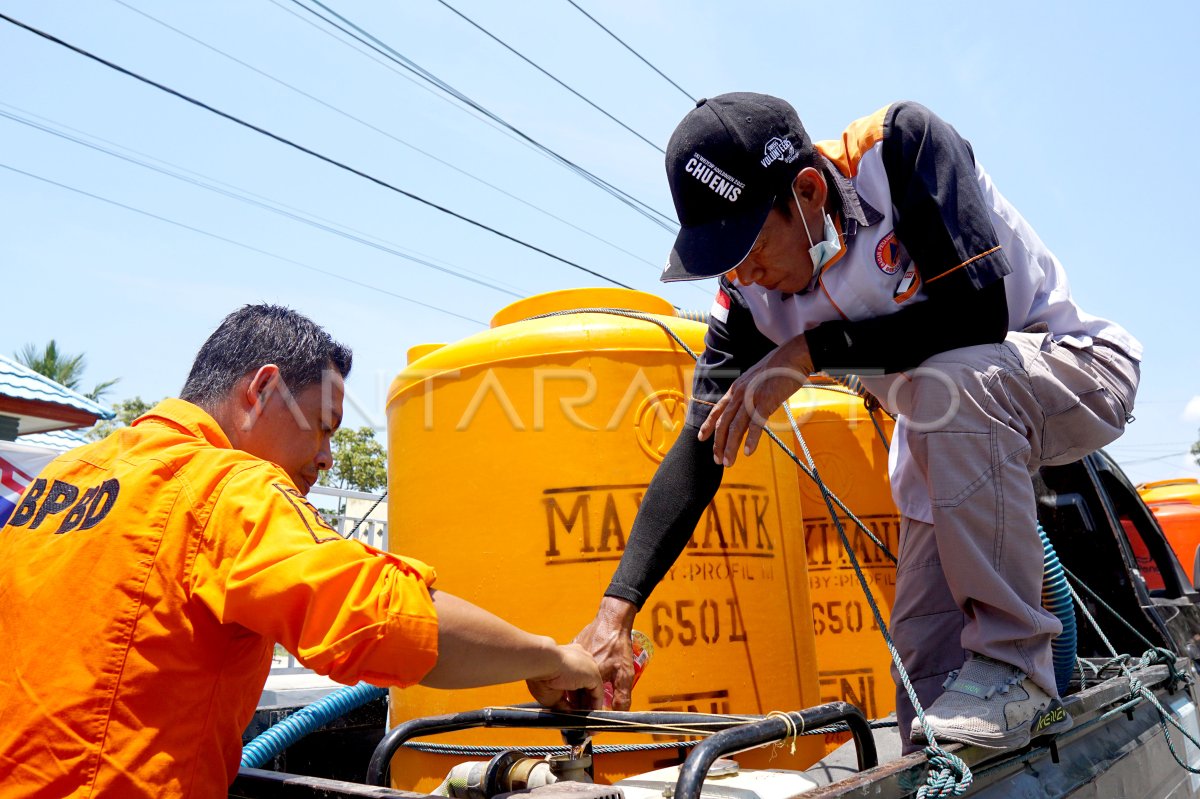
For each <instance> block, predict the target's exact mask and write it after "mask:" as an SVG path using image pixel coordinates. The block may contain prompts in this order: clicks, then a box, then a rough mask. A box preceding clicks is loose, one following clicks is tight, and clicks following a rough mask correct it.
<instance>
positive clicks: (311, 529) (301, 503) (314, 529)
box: [271, 483, 342, 544]
mask: <svg viewBox="0 0 1200 799" xmlns="http://www.w3.org/2000/svg"><path fill="white" fill-rule="evenodd" d="M271 485H273V486H275V488H276V490H278V491H279V493H280V494H283V498H284V499H286V500H287V501H288V503H290V504H291V506H292V508H293V509H294V510H295V511H296V515H297V516H299V517H300V521H301V522H303V523H304V527H305V528H306V529H307V530H308V534H309V535H311V536H312V537H313V541H316V542H317V543H318V544H324V543H325V542H326V541H340V540H341V539H342V536H341V535H339V534H338V531H337V530H335V529H333V527H332V525H330V524H329V522H327V521H325V519H324V518H323V517H322V516H321V513H320V511H318V510H317V509H316V508H314V507H313V506H312V503H311V502H309V501H308V500H307V499H305V498H304V495H303V494H301V493H300V492H299V491H297V490H296V489H294V488H292V487H291V486H289V485H284V484H283V483H272V484H271Z"/></svg>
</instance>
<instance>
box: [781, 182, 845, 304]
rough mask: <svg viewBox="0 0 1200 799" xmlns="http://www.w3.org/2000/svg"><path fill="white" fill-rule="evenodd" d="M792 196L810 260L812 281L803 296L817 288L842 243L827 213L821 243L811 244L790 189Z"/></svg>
mask: <svg viewBox="0 0 1200 799" xmlns="http://www.w3.org/2000/svg"><path fill="white" fill-rule="evenodd" d="M792 196H793V197H795V199H796V212H797V213H799V214H800V224H802V225H804V235H806V236H808V243H809V245H810V246H809V248H808V257H809V258H811V259H812V265H813V273H812V279H811V280H810V281H809V282H808V287H807V288H805V289H804V291H803V292H801V293H803V294H807V293H808V292H810V291H812V290H813V289H815V288H816V287H817V281H818V280H819V279H820V277H821V270H822V269H824V268H825V266H826V265H827V264H828V263H829V262H830V261H832V260H833V258H834V256H836V255H837V254H838V253H839V252H841V251H842V241H841V239H839V238H838V234H837V228H836V227H835V226H834V224H833V217H831V216H830V215H829V213H828V212H826V213H825V214H824V216H825V226H824V228H825V229H824V230H823V231H822V234H823V238H822V239H821V241H818V242H815V243H814V242H813V238H812V233H810V232H809V230H808V221H807V220H806V219H805V218H804V211H803V210H801V209H802V206H801V205H800V198H799V197H796V190H795V189H792Z"/></svg>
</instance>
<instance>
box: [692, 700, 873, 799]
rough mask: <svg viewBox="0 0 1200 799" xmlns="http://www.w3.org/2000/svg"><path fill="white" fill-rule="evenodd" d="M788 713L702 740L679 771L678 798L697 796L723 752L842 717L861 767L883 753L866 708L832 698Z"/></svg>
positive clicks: (781, 738) (786, 736)
mask: <svg viewBox="0 0 1200 799" xmlns="http://www.w3.org/2000/svg"><path fill="white" fill-rule="evenodd" d="M786 716H787V718H786V719H785V718H783V715H777V716H769V717H767V718H764V719H763V720H762V721H754V722H749V723H745V722H743V723H742V724H739V725H738V726H736V727H732V728H730V729H727V730H722V731H721V732H718V733H716V734H714V735H711V736H709V737H708V738H707V739H706V740H704V741H701V742H700V743H699V744H698V745H697V746H696V748H695V749H693V750H692V753H691V754H690V755H688V759H687V760H686V761H685V762H684V764H683V768H681V769H680V771H679V780H678V781H677V782H676V783H675V794H674V799H697V798H698V797H699V796H700V789H701V788H702V787H703V786H704V778H705V777H706V776H707V775H708V770H709V769H710V768H712V764H713V763H715V762H716V761H717V758H719V757H720V756H721V755H725V754H730V753H732V752H741V751H743V750H745V749H750V748H752V747H755V746H760V745H762V744H765V743H770V742H772V741H782V740H784V739H786V738H791V737H792V736H795V735H798V734H800V733H802V732H803V731H804V730H811V729H813V728H814V727H825V726H828V725H830V724H834V723H836V722H839V721H844V722H846V725H847V726H848V727H849V728H850V734H851V735H852V736H854V746H855V748H856V749H857V752H858V770H859V771H862V770H864V769H869V768H874V767H875V766H876V765H878V763H879V755H878V754H877V753H876V751H875V739H874V738H873V737H871V725H870V724H868V723H867V719H866V717H865V716H864V715H863V712H862V711H861V710H859V709H858V708H857V707H855V706H854V705H851V704H848V703H846V702H830V703H829V704H827V705H817V706H816V707H810V708H808V709H806V710H798V711H794V712H792V713H787V714H786Z"/></svg>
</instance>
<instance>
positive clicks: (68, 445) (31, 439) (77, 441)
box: [16, 430, 91, 452]
mask: <svg viewBox="0 0 1200 799" xmlns="http://www.w3.org/2000/svg"><path fill="white" fill-rule="evenodd" d="M16 443H18V444H28V445H29V446H31V447H44V448H45V449H53V450H57V451H58V452H66V451H67V450H69V449H75V448H76V447H82V446H83V445H84V444H88V443H91V442H89V441H88V438H87V436H85V435H84V434H83V433H80V432H79V431H77V430H51V431H49V432H47V433H30V434H29V435H27V436H21V437H20V438H18V439H17V441H16Z"/></svg>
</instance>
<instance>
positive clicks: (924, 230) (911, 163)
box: [882, 103, 1012, 288]
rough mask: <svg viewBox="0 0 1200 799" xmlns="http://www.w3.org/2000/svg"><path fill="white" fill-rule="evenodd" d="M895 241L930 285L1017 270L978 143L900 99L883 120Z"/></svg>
mask: <svg viewBox="0 0 1200 799" xmlns="http://www.w3.org/2000/svg"><path fill="white" fill-rule="evenodd" d="M882 155H883V168H884V171H886V172H887V178H888V185H889V186H890V187H891V192H892V209H893V217H894V224H895V229H896V238H897V239H899V240H900V242H901V243H902V244H903V245H904V248H905V249H906V250H908V254H909V255H910V256H911V257H912V259H913V263H915V264H916V266H917V271H918V272H920V274H921V279H922V280H923V281H925V285H926V286H927V287H928V286H931V285H933V284H934V283H935V282H936V281H938V280H939V279H941V278H942V277H943V276H945V275H948V274H950V273H951V272H954V271H961V272H965V273H966V274H967V277H968V278H969V280H970V282H971V285H973V286H975V287H976V288H983V287H984V286H986V285H988V284H989V283H991V282H993V281H995V280H998V279H1000V278H1002V277H1004V276H1005V275H1007V274H1008V273H1010V272H1011V271H1012V267H1011V266H1010V265H1009V263H1008V258H1007V257H1006V256H1005V254H1004V252H1003V251H1002V250H1001V249H1000V242H999V240H998V239H997V238H996V230H995V229H994V228H993V227H992V217H991V209H989V208H988V205H987V203H986V202H985V201H984V199H983V192H981V191H980V190H979V180H978V178H977V177H976V176H975V155H974V153H972V152H971V145H970V144H968V143H967V140H966V139H964V138H963V137H961V136H959V135H958V131H956V130H955V129H954V128H952V127H950V125H948V124H947V123H946V122H944V121H943V120H942V119H941V118H939V117H938V116H936V115H935V114H934V113H933V112H932V111H930V110H929V109H928V108H925V107H924V106H922V105H918V104H917V103H897V104H895V105H894V106H892V107H891V108H890V109H888V113H887V117H886V118H885V119H884V123H883V149H882Z"/></svg>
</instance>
